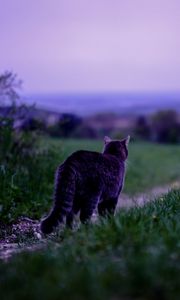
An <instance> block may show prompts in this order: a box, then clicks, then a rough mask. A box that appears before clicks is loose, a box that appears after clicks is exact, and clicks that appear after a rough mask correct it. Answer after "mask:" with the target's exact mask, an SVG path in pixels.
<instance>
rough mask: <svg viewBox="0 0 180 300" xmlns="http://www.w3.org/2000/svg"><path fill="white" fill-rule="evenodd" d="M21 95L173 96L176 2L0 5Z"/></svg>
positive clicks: (5, 61)
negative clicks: (151, 93)
mask: <svg viewBox="0 0 180 300" xmlns="http://www.w3.org/2000/svg"><path fill="white" fill-rule="evenodd" d="M0 40H1V47H0V71H4V70H6V69H8V70H9V69H10V70H14V71H15V72H17V73H18V75H19V77H20V78H22V79H23V80H24V91H25V92H58V91H68V92H69V91H71V92H73V91H93V92H96V91H124V90H125V91H141V90H142V91H146V90H148V91H149V90H151V91H157V90H160V91H175V90H180V0H0Z"/></svg>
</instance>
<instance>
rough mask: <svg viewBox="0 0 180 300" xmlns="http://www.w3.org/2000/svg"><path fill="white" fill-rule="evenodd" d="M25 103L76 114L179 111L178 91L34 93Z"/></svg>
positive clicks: (179, 95) (135, 113)
mask: <svg viewBox="0 0 180 300" xmlns="http://www.w3.org/2000/svg"><path fill="white" fill-rule="evenodd" d="M24 101H25V102H26V103H31V104H32V103H36V105H37V107H38V108H43V109H47V110H49V111H50V110H51V111H54V112H61V113H62V112H63V113H64V112H65V113H74V114H77V115H80V116H88V115H94V114H97V113H107V112H108V113H109V112H112V113H117V114H128V115H139V114H149V113H153V112H155V111H157V110H161V109H175V110H177V111H180V92H177V93H175V92H172V93H169V92H168V93H160V92H158V93H152V92H150V93H96V94H93V93H90V94H82V93H81V94H77V93H76V94H72V93H71V94H37V95H35V94H34V95H27V96H25V97H24Z"/></svg>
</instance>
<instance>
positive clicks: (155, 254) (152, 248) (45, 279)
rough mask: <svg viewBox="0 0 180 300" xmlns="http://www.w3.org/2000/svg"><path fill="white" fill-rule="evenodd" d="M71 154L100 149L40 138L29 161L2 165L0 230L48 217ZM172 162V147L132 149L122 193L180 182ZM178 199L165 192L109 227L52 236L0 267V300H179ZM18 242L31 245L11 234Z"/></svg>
mask: <svg viewBox="0 0 180 300" xmlns="http://www.w3.org/2000/svg"><path fill="white" fill-rule="evenodd" d="M78 149H87V150H93V151H101V149H102V142H101V141H89V140H86V141H85V140H58V139H57V140H55V139H43V140H41V141H40V148H38V149H37V151H36V152H35V153H32V154H31V155H30V156H26V157H20V158H18V159H19V160H17V159H16V161H15V162H14V161H12V162H8V163H7V162H1V165H0V190H1V194H0V201H1V204H0V217H1V223H2V224H3V226H4V224H5V225H7V224H9V223H11V222H15V221H16V220H17V218H18V217H19V216H22V215H26V216H28V217H31V218H35V219H38V218H40V217H41V216H42V215H43V214H45V213H46V212H47V211H48V209H49V208H50V206H51V198H52V190H53V181H54V171H55V168H56V166H57V165H58V164H59V163H61V162H62V161H63V160H64V159H65V158H66V157H67V156H68V155H69V154H70V153H72V152H73V151H76V150H78ZM179 158H180V147H179V146H172V145H166V146H165V145H156V144H145V143H137V144H136V143H131V144H130V146H129V159H128V164H127V174H126V181H125V187H124V192H126V193H127V194H129V195H130V196H131V195H134V194H137V193H141V192H144V191H148V190H149V189H151V188H152V187H154V186H158V185H165V184H168V183H170V182H174V181H177V180H180V159H179ZM179 199H180V191H172V192H170V193H169V194H168V195H166V196H164V197H161V198H159V199H156V201H154V202H151V203H149V204H147V205H145V206H144V207H142V208H137V207H135V208H132V209H129V210H128V211H127V210H123V209H122V210H121V211H120V212H119V213H117V215H116V217H115V218H112V219H110V220H104V219H102V220H100V222H99V223H97V224H92V225H91V226H81V227H80V229H79V230H78V231H68V230H64V231H61V232H59V233H56V234H55V235H54V236H52V237H50V238H48V239H47V240H45V241H44V242H47V245H46V246H45V247H43V248H41V249H40V250H37V251H34V252H31V253H28V252H24V253H21V254H17V255H14V256H13V257H12V258H11V259H9V260H8V261H7V262H3V261H1V262H0V298H1V300H4V299H18V300H21V299H25V298H26V299H27V300H28V299H40V298H42V297H43V299H44V300H46V299H47V300H49V299H52V300H53V299H78V300H79V299H95V300H96V299H97V300H98V299H125V300H126V299H165V300H166V299H172V300H174V299H179V297H180V287H179V286H180V285H179V277H180V264H179V261H180V255H179V253H180V223H179V217H180V202H179ZM0 225H1V224H0ZM1 234H2V233H0V237H1ZM3 234H4V231H3ZM17 242H19V243H27V244H31V243H37V240H35V239H34V238H33V232H32V235H30V236H26V237H23V236H21V234H20V233H18V236H17ZM37 245H39V242H38V243H37Z"/></svg>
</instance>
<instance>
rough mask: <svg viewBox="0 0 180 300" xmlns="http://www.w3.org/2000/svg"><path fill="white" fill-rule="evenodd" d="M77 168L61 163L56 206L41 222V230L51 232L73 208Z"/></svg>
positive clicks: (58, 174)
mask: <svg viewBox="0 0 180 300" xmlns="http://www.w3.org/2000/svg"><path fill="white" fill-rule="evenodd" d="M75 176H76V174H75V170H74V169H73V167H71V166H67V165H65V164H63V165H61V166H60V167H59V168H58V169H57V172H56V178H55V189H54V206H53V208H52V210H51V212H50V213H49V215H48V216H47V217H46V218H45V219H44V220H42V222H41V231H42V232H43V233H46V234H48V233H51V232H52V231H53V229H54V228H55V227H56V226H58V224H59V223H62V222H63V220H64V217H65V216H67V214H68V213H69V212H71V210H72V205H73V199H74V195H75V181H76V180H75Z"/></svg>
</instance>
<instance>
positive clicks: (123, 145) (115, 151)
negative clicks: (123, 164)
mask: <svg viewBox="0 0 180 300" xmlns="http://www.w3.org/2000/svg"><path fill="white" fill-rule="evenodd" d="M129 140H130V136H129V135H128V136H127V137H126V138H125V139H123V140H111V138H109V137H108V136H105V137H104V151H103V153H105V154H111V155H115V156H116V157H119V158H120V159H122V160H126V159H127V157H128V144H129Z"/></svg>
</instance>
